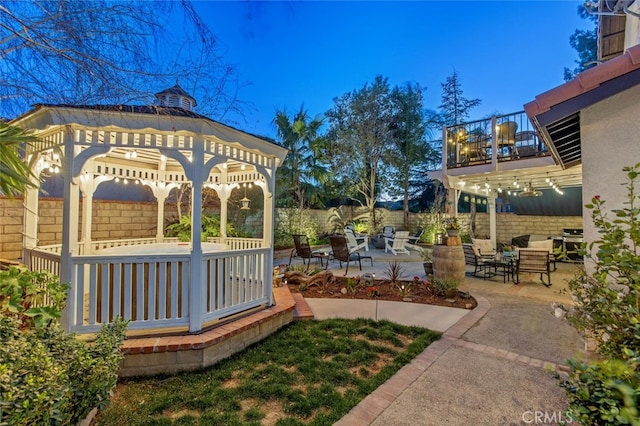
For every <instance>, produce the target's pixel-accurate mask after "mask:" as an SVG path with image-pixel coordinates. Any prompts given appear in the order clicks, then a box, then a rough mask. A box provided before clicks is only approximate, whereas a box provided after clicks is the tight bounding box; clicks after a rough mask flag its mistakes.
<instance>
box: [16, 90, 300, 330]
mask: <svg viewBox="0 0 640 426" xmlns="http://www.w3.org/2000/svg"><path fill="white" fill-rule="evenodd" d="M157 97H158V99H159V100H160V102H162V105H160V106H123V105H115V106H104V105H99V106H74V105H37V106H35V108H34V109H33V110H31V111H29V112H28V113H26V114H24V115H23V116H21V117H19V118H17V119H16V120H14V121H13V122H12V124H14V125H17V126H20V127H22V128H24V129H29V130H32V131H34V132H35V133H36V134H37V136H39V138H40V141H41V142H39V143H38V144H37V145H36V146H34V147H32V149H30V151H29V154H30V157H33V156H35V158H31V160H32V162H31V164H33V171H34V173H35V174H36V175H37V176H39V175H40V174H41V173H43V172H46V171H53V172H57V171H59V173H60V175H61V176H62V181H63V212H62V216H63V217H62V241H60V243H59V244H55V245H51V246H46V247H43V246H39V245H38V220H39V216H38V190H35V189H30V190H27V191H26V193H25V197H24V200H25V201H24V204H25V218H24V239H23V245H24V254H23V261H24V262H25V264H27V265H28V266H29V267H31V268H32V269H35V270H49V271H51V272H54V273H56V274H58V275H59V276H60V279H61V281H62V282H67V283H70V284H71V287H70V289H69V290H68V300H67V308H66V309H65V312H64V316H63V324H64V326H65V328H66V329H67V330H69V331H76V332H80V333H93V332H96V331H98V330H99V328H100V326H101V324H103V323H106V322H110V321H112V320H113V318H115V317H116V316H122V317H124V318H125V319H128V320H130V321H131V322H130V325H129V329H130V330H131V331H132V333H133V334H136V333H137V334H148V333H150V332H151V333H152V332H163V333H166V332H173V331H176V332H182V331H187V330H188V331H189V332H197V331H199V330H202V329H203V328H205V327H208V326H210V325H212V324H215V323H216V322H219V321H220V320H221V319H225V318H229V317H230V316H232V315H235V314H238V313H241V312H245V311H247V310H254V309H257V308H260V307H264V306H268V305H270V304H271V301H272V297H271V286H272V270H273V265H272V264H273V213H274V202H273V193H274V186H275V172H276V169H277V167H278V166H279V165H280V164H281V163H282V161H283V160H284V157H285V156H286V153H287V150H286V149H284V148H282V147H280V146H278V145H276V144H273V143H269V142H266V141H264V140H262V139H260V138H257V137H255V136H252V135H249V134H247V133H244V132H241V131H239V130H236V129H234V128H231V127H228V126H225V125H223V124H220V123H217V122H215V121H213V120H210V119H208V118H206V117H204V116H201V115H199V114H196V113H194V112H192V111H191V110H190V107H191V105H194V104H195V101H194V100H193V99H192V98H191V97H190V96H189V95H187V94H186V93H185V92H184V91H183V90H182V89H181V88H180V87H179V86H177V85H176V87H174V88H171V89H169V90H167V91H164V92H161V93H159V94H158V95H157ZM171 105H176V106H171ZM118 180H119V181H121V182H123V183H126V182H131V183H132V184H133V183H134V182H135V183H139V184H141V185H146V186H148V187H149V188H150V189H151V191H152V193H153V195H154V196H155V198H156V200H157V203H158V208H157V211H158V215H157V225H156V229H157V232H156V235H155V236H153V237H150V238H140V239H125V240H110V241H104V240H102V241H96V240H94V239H93V238H92V235H91V230H92V208H93V194H94V193H95V191H96V189H97V188H98V186H99V185H101V184H102V183H104V182H108V181H118ZM184 183H188V184H189V185H191V191H192V194H193V196H192V197H191V200H192V201H191V209H190V210H191V212H190V214H191V218H192V219H191V220H192V232H191V243H190V244H188V245H180V244H179V243H178V242H177V241H176V239H170V238H166V237H165V236H164V234H163V227H164V205H165V200H166V198H167V197H168V195H169V193H170V192H171V190H172V189H173V188H176V187H178V186H179V185H181V184H184ZM243 184H254V185H257V186H259V187H260V188H262V191H263V197H264V210H263V235H262V237H261V238H230V237H228V236H227V235H226V223H227V202H228V199H229V196H230V194H231V192H232V190H233V189H234V188H238V187H239V186H241V185H243ZM205 187H209V188H212V189H213V190H215V191H216V193H217V194H218V196H219V198H220V205H221V207H220V218H221V226H220V235H221V237H220V238H216V239H213V240H210V241H208V242H205V243H202V242H201V238H200V229H201V224H202V197H201V196H196V195H197V194H201V193H202V190H203V188H205ZM80 194H82V200H83V202H82V206H81V208H80ZM80 218H81V223H82V226H81V229H79V222H80ZM131 246H134V248H132V247H131Z"/></svg>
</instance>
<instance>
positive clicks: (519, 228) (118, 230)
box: [0, 197, 582, 259]
mask: <svg viewBox="0 0 640 426" xmlns="http://www.w3.org/2000/svg"><path fill="white" fill-rule="evenodd" d="M39 209H40V222H39V224H38V239H39V244H40V245H49V244H59V243H60V242H61V241H62V200H60V199H56V198H41V199H40V205H39ZM357 210H358V209H354V212H353V213H354V214H352V213H349V214H352V216H350V217H353V216H355V213H356V212H357ZM309 214H311V216H312V217H313V218H314V220H315V221H316V223H317V224H318V227H319V230H320V232H331V231H332V224H331V222H330V221H329V219H330V217H331V213H330V212H329V211H328V210H311V211H310V212H309ZM378 214H382V217H383V220H382V223H384V224H385V225H391V226H395V228H396V229H397V230H402V229H404V226H403V214H402V211H390V210H386V209H380V210H379V211H378ZM156 216H157V204H156V203H154V202H146V203H143V202H126V201H103V200H94V208H93V224H92V238H93V239H94V240H112V239H124V238H145V237H153V236H155V235H156ZM175 216H176V213H175V209H173V208H172V207H171V206H167V212H166V216H165V218H175ZM460 216H461V220H462V223H463V224H465V225H466V226H468V222H469V215H468V214H461V215H460ZM77 220H78V221H80V214H78V219H77ZM22 221H23V207H22V199H19V198H17V199H14V200H9V199H7V198H2V197H0V232H1V234H0V258H3V259H19V258H20V257H21V256H22V253H21V251H22ZM417 223H418V215H417V214H410V216H409V231H411V232H414V231H415V229H416V227H417ZM496 224H497V226H496V228H497V241H498V242H510V241H511V238H512V237H515V236H518V235H526V234H536V235H543V236H558V235H562V229H563V228H582V218H581V217H579V216H518V215H515V214H511V213H497V215H496ZM80 227H81V224H79V225H78V229H80ZM476 235H477V236H479V237H486V236H488V235H489V215H488V214H486V213H478V214H477V215H476Z"/></svg>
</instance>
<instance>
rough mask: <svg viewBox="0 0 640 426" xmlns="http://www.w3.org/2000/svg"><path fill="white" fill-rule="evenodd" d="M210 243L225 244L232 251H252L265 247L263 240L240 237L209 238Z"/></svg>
mask: <svg viewBox="0 0 640 426" xmlns="http://www.w3.org/2000/svg"><path fill="white" fill-rule="evenodd" d="M207 242H209V243H223V244H226V245H227V246H228V247H229V249H231V250H251V249H257V248H262V247H263V245H264V244H263V239H262V238H238V237H226V238H222V237H209V238H207Z"/></svg>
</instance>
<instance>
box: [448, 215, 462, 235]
mask: <svg viewBox="0 0 640 426" xmlns="http://www.w3.org/2000/svg"><path fill="white" fill-rule="evenodd" d="M445 229H446V230H447V236H448V237H457V236H458V235H460V222H459V221H458V218H457V217H456V216H454V217H450V218H449V219H447V221H446V223H445Z"/></svg>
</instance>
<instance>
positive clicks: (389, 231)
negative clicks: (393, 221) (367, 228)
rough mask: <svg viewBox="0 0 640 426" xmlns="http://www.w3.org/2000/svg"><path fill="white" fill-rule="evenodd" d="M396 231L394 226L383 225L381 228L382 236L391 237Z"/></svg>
mask: <svg viewBox="0 0 640 426" xmlns="http://www.w3.org/2000/svg"><path fill="white" fill-rule="evenodd" d="M395 233H396V228H394V227H393V226H388V225H387V226H385V227H384V228H382V234H381V235H382V238H393V236H394V235H395Z"/></svg>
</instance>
